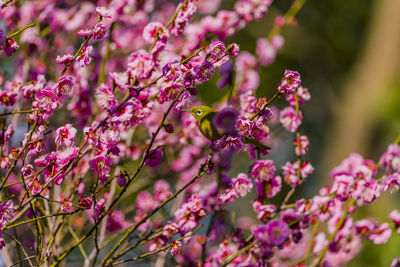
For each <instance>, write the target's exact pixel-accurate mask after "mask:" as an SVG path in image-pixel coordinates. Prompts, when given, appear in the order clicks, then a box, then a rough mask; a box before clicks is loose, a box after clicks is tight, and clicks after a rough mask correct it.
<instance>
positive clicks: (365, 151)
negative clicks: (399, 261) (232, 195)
mask: <svg viewBox="0 0 400 267" xmlns="http://www.w3.org/2000/svg"><path fill="white" fill-rule="evenodd" d="M233 3H234V1H223V2H222V6H223V7H225V8H227V9H230V7H231V6H232V5H233ZM291 3H292V1H287V0H281V1H275V2H274V3H273V5H272V8H271V9H270V10H269V14H268V15H267V16H265V17H264V19H263V20H261V21H255V22H252V23H250V24H249V25H247V27H246V28H245V29H243V30H242V31H240V32H239V33H237V34H236V35H235V36H234V37H232V38H231V39H230V40H229V41H232V42H237V43H239V44H240V47H241V50H247V51H250V52H252V53H255V47H256V41H257V39H258V38H260V37H265V36H267V35H268V33H269V31H270V29H271V28H272V25H273V21H274V18H275V17H276V16H277V15H283V14H285V12H286V11H287V10H288V8H289V7H290V5H291ZM399 10H400V1H399V0H375V1H372V0H329V1H306V3H305V5H304V7H303V8H302V9H301V11H300V12H299V14H298V15H297V25H295V26H288V27H286V28H285V29H284V30H283V36H284V38H285V45H284V47H283V49H282V50H281V51H280V52H279V55H278V57H277V58H276V61H275V63H273V64H272V65H270V66H267V67H262V68H261V69H260V88H259V89H258V91H257V94H258V96H266V97H267V98H268V97H271V96H272V95H273V94H274V92H275V90H276V85H277V84H278V83H279V80H280V78H281V77H282V75H283V73H284V70H285V69H291V70H297V71H299V72H300V74H301V77H302V81H303V86H304V87H307V88H308V89H309V91H310V93H311V95H312V99H311V101H310V102H308V103H306V104H305V105H304V106H303V108H302V110H303V115H304V120H303V124H302V126H301V132H302V133H304V134H306V135H307V136H308V137H309V139H310V143H311V145H310V152H309V153H308V155H307V156H306V158H307V160H309V161H311V163H312V164H313V166H314V167H315V172H314V174H313V175H312V176H311V177H309V180H308V181H307V182H306V183H304V184H303V185H302V187H301V188H300V189H299V190H298V192H297V194H296V195H295V196H294V197H293V199H296V198H299V197H311V196H312V195H315V194H316V193H317V192H318V190H319V188H320V187H321V186H323V185H326V184H331V183H332V182H331V181H330V179H329V178H328V175H329V171H330V170H331V169H332V168H333V167H335V166H337V165H338V164H339V163H340V161H341V160H342V159H344V158H346V157H347V156H349V155H350V154H351V153H352V152H357V153H360V154H362V155H363V156H364V157H365V158H369V159H372V160H375V161H376V160H379V156H380V154H381V153H383V152H384V151H385V149H386V147H387V145H388V144H390V143H392V142H394V140H395V139H396V137H397V136H399V134H400V16H399V15H398V11H399ZM217 79H218V77H214V80H217ZM199 92H200V95H201V98H202V101H203V102H205V103H206V104H212V103H214V102H216V101H218V100H219V99H220V98H221V97H222V95H223V94H224V93H225V92H221V91H220V90H218V89H217V87H216V86H215V82H212V81H211V82H208V83H207V84H205V85H203V86H202V87H201V88H199ZM275 104H276V105H277V106H278V107H283V106H284V105H286V103H285V101H284V100H283V99H281V100H278V101H277V102H275ZM280 131H281V129H280V127H279V126H277V127H275V128H272V132H275V133H276V134H277V135H278V136H279V135H280V134H281V135H282V134H283V136H280V137H278V138H281V139H282V140H283V139H284V138H286V140H287V141H284V142H283V143H282V144H281V145H280V146H279V147H278V148H277V149H276V150H275V151H274V152H273V153H272V154H271V155H270V157H271V158H273V159H275V160H276V162H277V166H280V165H279V164H280V163H284V162H285V161H286V160H288V159H292V160H295V156H294V153H293V147H292V144H291V140H292V139H293V138H292V137H291V136H290V135H289V134H287V136H285V133H283V131H282V132H281V133H280ZM291 157H292V158H291ZM243 158H244V157H238V159H236V162H235V164H233V166H235V167H234V169H233V170H232V174H237V173H238V172H239V171H246V168H247V166H248V164H247V162H243ZM252 197H254V196H249V199H251V198H252ZM249 199H243V200H242V201H241V205H237V203H236V202H235V207H231V208H232V210H235V211H236V212H238V213H239V214H243V215H244V214H246V213H248V211H249V210H250V209H249V207H248V205H249V204H248V203H249ZM277 201H279V199H278V200H277ZM394 208H397V209H399V208H400V198H399V194H392V195H390V194H388V195H385V196H383V197H381V198H380V199H379V200H378V201H376V202H374V203H373V204H372V205H369V206H368V207H363V208H361V209H360V210H359V211H358V212H357V213H356V214H355V215H354V217H355V218H365V217H368V216H371V217H375V218H377V219H378V220H379V221H380V222H384V221H388V218H387V214H388V213H389V212H390V211H391V210H392V209H394ZM399 256H400V237H399V235H396V233H393V236H392V238H391V239H390V240H389V242H388V243H387V244H384V245H373V244H371V243H370V242H367V241H364V247H363V250H362V252H361V253H360V254H359V255H358V256H357V257H356V258H355V259H354V260H353V261H351V262H350V263H349V264H348V266H390V263H391V261H392V259H393V258H395V257H399Z"/></svg>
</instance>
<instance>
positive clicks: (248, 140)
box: [243, 136, 271, 150]
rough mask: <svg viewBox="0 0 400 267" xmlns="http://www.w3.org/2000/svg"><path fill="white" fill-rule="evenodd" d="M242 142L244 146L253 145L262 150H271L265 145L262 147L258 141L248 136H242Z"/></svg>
mask: <svg viewBox="0 0 400 267" xmlns="http://www.w3.org/2000/svg"><path fill="white" fill-rule="evenodd" d="M243 141H244V143H245V144H251V145H254V146H255V147H257V148H259V149H262V150H270V149H271V148H270V147H269V146H267V145H264V144H263V143H261V142H260V141H257V140H256V139H254V138H252V137H248V136H243Z"/></svg>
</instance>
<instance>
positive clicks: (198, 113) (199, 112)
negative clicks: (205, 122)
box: [195, 109, 203, 116]
mask: <svg viewBox="0 0 400 267" xmlns="http://www.w3.org/2000/svg"><path fill="white" fill-rule="evenodd" d="M195 114H196V115H197V116H201V114H203V111H202V110H201V109H198V110H196V112H195Z"/></svg>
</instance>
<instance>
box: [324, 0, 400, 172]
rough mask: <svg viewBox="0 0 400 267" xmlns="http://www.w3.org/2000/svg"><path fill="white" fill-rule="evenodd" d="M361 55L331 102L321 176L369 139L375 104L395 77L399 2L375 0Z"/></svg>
mask: <svg viewBox="0 0 400 267" xmlns="http://www.w3.org/2000/svg"><path fill="white" fill-rule="evenodd" d="M373 10H374V14H372V18H371V21H370V29H369V34H368V36H367V38H366V43H365V46H364V47H362V48H361V49H363V52H362V53H361V56H360V58H359V60H358V62H357V63H356V64H355V65H354V68H353V70H352V71H351V72H350V74H349V77H348V78H347V82H346V83H345V84H344V86H343V88H342V90H340V91H341V93H342V95H341V96H340V97H339V98H338V99H337V103H334V110H333V120H332V122H331V124H330V126H329V127H328V132H327V133H326V135H325V136H326V140H325V147H324V152H325V154H324V155H326V156H325V159H324V162H323V168H324V172H323V174H324V177H326V174H328V173H329V171H330V170H331V169H332V167H334V166H336V165H337V164H339V163H340V161H341V160H342V159H344V158H345V157H347V156H348V155H349V154H350V153H351V152H358V153H362V154H363V153H366V152H368V151H367V149H368V145H369V144H370V140H371V131H370V129H371V127H372V125H371V124H372V123H371V119H370V118H371V117H370V116H371V115H373V114H374V113H375V112H377V110H374V103H375V101H377V100H379V99H381V97H383V96H384V94H385V93H386V92H387V91H389V90H388V89H390V88H389V87H388V85H389V84H390V82H391V81H393V78H394V77H395V75H396V74H399V71H398V63H399V59H400V15H399V11H400V0H376V1H375V8H373Z"/></svg>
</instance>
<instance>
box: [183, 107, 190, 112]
mask: <svg viewBox="0 0 400 267" xmlns="http://www.w3.org/2000/svg"><path fill="white" fill-rule="evenodd" d="M181 111H184V112H191V111H190V109H187V108H185V109H181Z"/></svg>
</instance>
